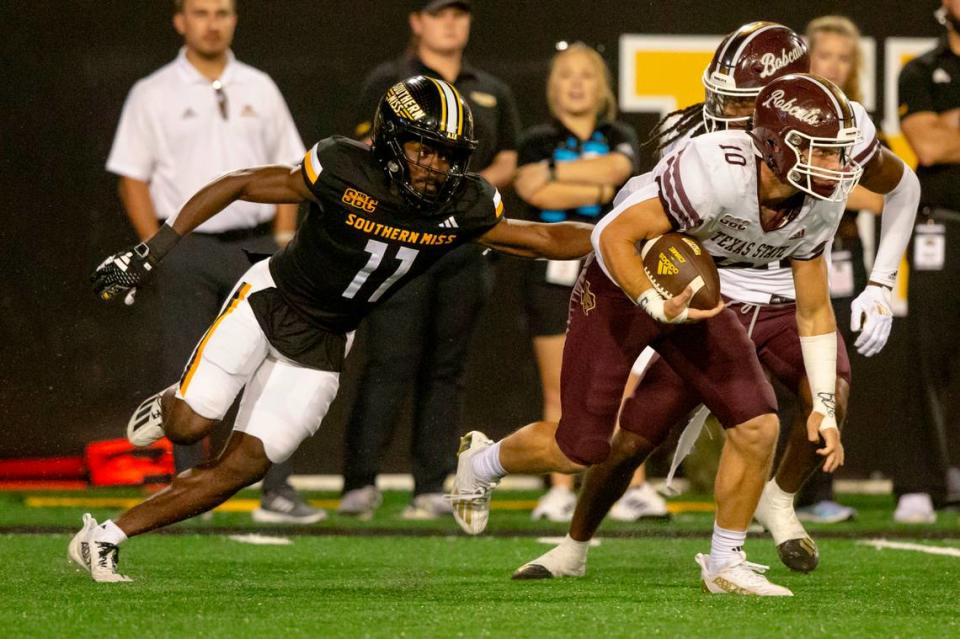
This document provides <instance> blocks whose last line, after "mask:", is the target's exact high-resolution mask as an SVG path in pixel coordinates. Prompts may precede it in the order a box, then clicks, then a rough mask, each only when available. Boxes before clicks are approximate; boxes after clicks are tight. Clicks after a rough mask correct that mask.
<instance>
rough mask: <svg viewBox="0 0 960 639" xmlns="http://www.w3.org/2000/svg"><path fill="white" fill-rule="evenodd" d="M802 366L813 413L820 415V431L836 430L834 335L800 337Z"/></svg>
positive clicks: (834, 333)
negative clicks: (822, 418) (821, 420)
mask: <svg viewBox="0 0 960 639" xmlns="http://www.w3.org/2000/svg"><path fill="white" fill-rule="evenodd" d="M800 350H801V352H802V353H803V366H804V368H805V369H806V372H807V381H808V382H809V384H810V395H811V397H812V398H813V410H814V411H815V412H817V413H820V414H821V415H824V416H825V417H824V420H823V424H822V425H821V426H820V430H828V429H830V428H836V427H837V419H836V409H837V333H836V331H834V332H831V333H825V334H823V335H812V336H804V335H801V336H800Z"/></svg>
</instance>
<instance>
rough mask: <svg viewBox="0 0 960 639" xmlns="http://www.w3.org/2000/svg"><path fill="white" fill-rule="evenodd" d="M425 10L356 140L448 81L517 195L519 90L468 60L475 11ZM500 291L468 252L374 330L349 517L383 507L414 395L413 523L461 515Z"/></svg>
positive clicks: (483, 262)
mask: <svg viewBox="0 0 960 639" xmlns="http://www.w3.org/2000/svg"><path fill="white" fill-rule="evenodd" d="M415 6H416V7H417V10H416V11H414V12H412V13H411V14H410V28H411V31H412V38H413V39H412V41H411V46H410V50H409V54H407V55H404V56H402V57H400V58H398V59H396V60H392V61H389V62H385V63H384V64H381V65H380V66H378V67H377V68H376V69H374V70H373V72H372V73H371V74H370V76H369V77H368V78H367V79H366V81H365V83H364V88H363V91H362V93H361V99H360V111H359V113H360V117H361V118H362V120H361V122H360V123H359V124H358V125H357V127H356V129H355V131H354V134H355V137H357V138H358V139H365V138H366V137H367V136H369V133H370V117H371V116H372V115H373V113H374V111H375V109H376V105H377V100H379V98H380V96H381V95H382V94H383V92H384V91H385V90H386V89H387V87H389V86H390V85H392V84H393V83H394V82H396V81H397V80H399V79H401V78H405V77H408V76H411V75H418V74H420V75H425V76H427V77H431V78H437V79H442V80H446V81H447V82H449V83H450V84H452V85H453V86H455V87H456V88H457V90H458V91H460V94H461V95H462V96H463V98H464V100H465V101H466V102H467V104H469V105H470V109H471V111H472V112H473V114H474V126H475V127H476V132H477V149H476V150H475V151H474V153H473V156H472V158H471V160H470V166H471V170H472V171H476V172H477V173H478V174H480V175H481V176H482V177H483V178H485V179H486V180H487V181H488V182H490V183H491V184H493V186H495V187H498V188H504V187H506V186H508V185H509V183H510V180H511V179H512V177H513V171H514V169H515V168H516V157H517V153H516V150H515V149H516V137H517V129H518V119H519V118H518V116H517V109H516V106H515V105H514V100H513V95H512V94H511V92H510V90H509V89H508V88H507V86H506V85H505V84H504V83H503V82H501V81H500V80H498V79H496V78H494V77H493V76H492V75H490V74H489V73H485V72H483V71H481V70H479V69H477V68H475V67H473V66H471V65H470V64H468V63H467V62H466V61H465V60H464V57H463V52H464V49H465V47H466V46H467V41H468V39H469V36H470V26H471V18H472V16H471V13H470V8H471V7H470V3H469V2H450V1H444V0H434V1H432V2H426V3H424V2H420V3H417V4H416V5H415ZM492 279H493V278H492V273H491V269H490V265H489V264H488V261H487V259H486V258H484V257H483V256H482V255H481V250H480V249H479V247H476V246H469V245H468V246H463V247H461V248H458V249H457V250H455V251H451V252H450V253H448V254H447V255H445V256H444V258H443V259H442V260H440V261H439V262H438V263H437V264H436V266H434V267H433V268H432V269H431V270H430V271H429V273H427V276H426V277H424V278H421V279H419V280H417V282H416V283H415V284H414V285H413V286H409V287H407V288H406V289H404V290H403V291H402V292H400V293H399V294H398V295H396V296H394V297H393V298H392V299H391V300H390V301H389V302H388V303H386V304H384V305H383V306H381V307H380V308H378V309H377V311H376V312H374V313H372V314H371V315H370V317H368V318H367V319H366V320H365V321H364V323H363V327H362V329H361V331H360V340H361V341H363V343H364V345H365V346H366V348H365V352H367V353H369V354H370V356H369V357H367V358H366V361H365V362H364V366H363V368H362V369H361V374H360V378H359V382H358V383H359V388H358V390H357V396H356V400H355V403H354V407H353V410H352V411H351V413H350V420H349V422H348V423H347V426H346V434H345V440H344V446H345V451H344V460H343V472H344V485H343V497H342V499H341V500H340V507H339V510H338V512H340V513H341V514H347V515H356V516H360V517H369V516H371V515H372V514H373V512H374V510H375V509H376V508H377V507H378V505H379V503H380V493H379V492H378V491H377V488H376V477H377V474H378V473H379V471H380V463H381V458H382V456H383V453H384V451H385V449H386V447H387V444H388V442H389V440H390V437H391V435H392V433H393V430H394V428H395V426H396V423H397V421H398V417H399V413H400V409H401V407H402V406H403V404H404V398H405V396H406V394H407V392H408V391H409V390H410V389H411V386H412V390H413V401H412V402H411V405H412V406H413V419H412V422H413V434H412V435H413V436H412V438H411V458H412V471H413V479H414V490H413V499H412V500H411V502H410V505H409V506H408V507H407V508H406V509H405V510H404V512H403V516H404V517H405V518H410V519H431V518H434V517H437V516H445V515H447V514H449V512H450V505H449V502H447V500H446V499H444V496H443V482H444V480H445V479H446V477H447V475H448V474H449V473H450V472H451V471H452V470H453V468H454V466H455V465H456V460H455V458H454V456H453V454H452V450H453V448H454V442H456V437H457V433H458V432H459V431H460V427H459V421H460V413H461V409H462V404H463V377H464V374H465V368H466V363H467V350H468V347H469V344H470V337H471V335H472V334H473V331H474V329H475V327H476V325H477V320H478V318H479V317H480V312H481V310H482V308H483V306H484V304H485V302H486V300H487V297H488V295H489V293H490V290H491V288H492ZM451 300H456V301H457V303H456V304H451V303H450V301H451Z"/></svg>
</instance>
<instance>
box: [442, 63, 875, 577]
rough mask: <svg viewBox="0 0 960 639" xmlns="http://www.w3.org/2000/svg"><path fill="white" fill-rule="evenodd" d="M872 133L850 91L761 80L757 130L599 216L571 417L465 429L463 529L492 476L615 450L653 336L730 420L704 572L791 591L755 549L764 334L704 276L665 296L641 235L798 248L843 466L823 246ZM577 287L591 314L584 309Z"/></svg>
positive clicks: (568, 363)
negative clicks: (713, 303) (861, 139)
mask: <svg viewBox="0 0 960 639" xmlns="http://www.w3.org/2000/svg"><path fill="white" fill-rule="evenodd" d="M858 135H859V132H858V130H857V127H856V123H855V118H854V114H853V110H852V108H851V107H850V105H849V102H848V101H847V99H846V97H845V96H844V95H843V93H842V92H841V91H840V90H839V89H837V88H836V87H835V86H834V85H833V84H831V83H830V82H829V81H827V80H824V79H822V78H818V77H815V76H811V75H807V74H793V75H788V76H785V77H782V78H779V79H777V80H775V81H773V82H771V83H770V84H768V85H767V86H766V87H765V88H764V89H763V90H762V91H761V92H760V95H759V96H758V97H757V101H756V107H755V111H754V116H753V127H752V129H751V131H750V132H749V133H747V132H744V131H718V132H715V133H711V134H708V135H704V136H701V137H698V138H695V139H693V140H692V141H691V142H690V143H689V144H688V145H687V146H686V147H685V148H683V149H682V150H680V151H678V152H676V153H674V154H672V155H670V156H669V157H667V158H665V159H664V160H662V161H661V162H660V163H659V164H658V165H657V168H656V169H655V170H654V181H653V182H652V183H651V184H649V185H647V186H646V187H644V188H642V189H640V190H639V191H637V192H635V193H634V194H632V195H631V196H630V197H628V198H627V199H626V200H625V201H624V202H622V203H621V205H620V206H619V207H617V208H615V209H614V211H613V212H611V214H610V215H609V217H608V218H606V219H605V220H604V221H603V222H602V223H601V224H599V225H598V226H597V227H596V228H595V229H594V233H593V240H594V247H595V249H596V255H597V259H596V261H595V262H593V263H591V264H590V265H589V266H587V267H586V269H585V271H584V273H583V274H582V275H581V278H580V282H579V283H578V287H577V290H576V291H575V292H574V297H573V301H572V303H571V307H572V312H571V318H570V326H569V330H568V335H567V347H566V348H565V350H564V361H563V364H564V368H563V380H562V404H563V408H562V413H563V416H562V418H561V420H560V423H559V425H557V424H553V423H549V422H536V423H533V424H529V425H527V426H525V427H524V428H521V429H520V430H518V431H516V432H515V433H513V434H512V435H510V436H508V437H506V438H504V439H503V440H501V441H500V442H497V443H496V444H494V443H493V442H491V441H490V440H489V439H487V438H486V437H485V436H483V435H482V433H477V432H471V433H468V434H467V435H466V436H465V437H464V438H463V440H462V445H461V453H460V461H459V464H458V469H457V478H456V482H455V486H454V490H453V494H452V496H451V498H452V501H453V504H454V516H455V518H456V519H457V521H458V523H459V524H460V525H461V527H462V528H463V529H464V530H466V531H467V532H470V533H472V534H477V533H479V532H481V531H482V530H483V529H484V528H485V526H486V522H487V518H488V516H489V506H490V495H491V493H492V490H493V488H494V487H495V486H496V484H497V482H498V481H499V479H500V478H501V477H503V476H505V475H507V474H509V473H520V472H524V473H543V472H548V471H557V472H568V473H569V472H579V471H582V470H584V469H585V468H586V467H588V466H590V465H592V464H598V463H602V462H604V461H605V460H606V459H607V458H608V456H609V453H610V435H611V434H612V431H613V427H614V422H615V420H616V416H617V412H618V410H619V408H620V402H619V393H620V392H621V390H622V388H623V385H624V382H625V381H626V378H627V375H628V373H629V370H630V366H631V365H632V363H633V361H634V360H635V359H636V356H637V355H639V353H640V351H642V350H643V348H645V347H646V346H653V347H654V348H655V349H656V350H657V352H658V353H659V354H660V356H661V357H662V358H663V359H664V360H665V361H666V362H667V363H668V364H669V365H670V368H672V369H673V370H674V371H677V373H678V374H679V375H680V376H681V377H682V378H683V379H684V381H685V382H686V384H687V385H688V387H689V388H690V389H691V390H692V392H693V393H695V394H696V395H698V396H699V398H700V399H702V400H703V402H704V404H705V405H706V406H707V407H708V408H709V409H710V410H711V411H712V412H713V413H714V415H716V416H717V418H718V419H719V421H720V422H721V424H722V425H723V426H724V427H725V428H726V429H727V438H726V442H725V444H724V450H723V454H722V456H721V460H720V468H719V470H718V474H717V482H716V501H717V515H716V522H715V525H714V534H713V539H712V543H711V552H710V554H709V555H698V556H697V558H696V559H697V563H698V564H699V565H700V567H701V576H702V578H703V582H704V584H705V586H706V587H707V588H708V589H709V590H710V591H711V592H717V593H724V592H730V593H737V594H757V595H773V596H784V595H790V594H792V593H791V592H790V591H789V590H787V589H786V588H783V587H781V586H777V585H774V584H772V583H770V582H769V581H768V580H767V579H766V578H765V577H763V576H762V574H761V572H762V570H761V569H759V568H758V567H757V565H756V564H751V563H749V562H747V561H746V555H745V554H744V552H743V543H744V540H745V538H746V530H747V526H748V524H749V522H750V520H751V519H752V517H753V513H754V511H755V509H756V505H757V502H758V501H759V498H760V494H761V492H762V490H763V486H764V483H765V481H766V478H767V474H768V472H769V470H770V464H771V461H772V458H773V453H774V447H775V444H776V439H777V435H778V432H779V423H778V420H777V418H776V414H775V411H776V400H775V398H773V397H772V389H771V387H770V385H769V382H768V381H767V380H766V378H765V377H764V376H763V373H762V369H760V364H759V361H758V359H757V355H756V352H755V347H754V345H753V344H752V343H751V342H750V341H749V338H747V335H746V331H745V330H744V328H743V326H742V324H741V323H740V322H739V320H737V319H736V316H735V315H734V312H733V311H732V310H730V309H728V308H722V303H721V304H720V305H718V307H717V308H715V309H712V310H710V311H698V310H695V309H690V308H688V307H687V303H688V302H689V300H690V299H691V297H692V293H693V291H692V290H691V289H687V291H685V292H684V293H683V294H681V295H678V296H676V297H674V298H672V299H664V298H663V297H662V296H661V295H660V293H658V292H657V291H656V290H655V289H654V287H653V286H652V285H651V283H650V281H649V279H648V278H647V276H646V275H645V273H644V270H643V267H642V263H641V261H640V260H638V259H637V255H636V245H637V243H638V242H642V241H644V240H647V239H650V238H654V237H657V236H659V235H662V234H663V233H666V232H669V231H671V230H679V231H683V232H686V233H688V234H689V235H692V236H694V237H696V238H698V239H699V240H701V242H702V243H703V245H704V246H705V247H706V248H707V250H708V251H710V253H711V254H712V255H713V256H714V257H715V259H717V260H718V261H719V262H721V263H727V264H745V265H748V266H750V267H756V268H759V267H762V266H764V265H768V264H771V263H778V262H780V261H782V260H787V261H789V263H790V266H791V269H792V272H793V277H794V284H795V288H796V293H797V305H796V309H797V310H796V321H797V324H798V328H799V333H800V342H801V347H802V356H803V361H804V365H805V369H806V372H807V376H808V379H809V383H810V387H811V390H812V396H813V399H814V410H813V412H812V413H811V415H810V417H809V419H808V421H807V437H808V439H809V440H810V441H811V442H820V441H821V440H822V446H821V447H820V448H818V449H817V451H816V452H817V454H819V455H820V456H822V457H823V458H824V459H825V462H824V467H825V468H826V469H827V470H834V469H836V468H837V467H839V466H840V465H842V463H843V446H842V445H841V443H840V436H839V431H838V428H837V424H836V414H835V407H836V357H837V338H836V322H835V320H834V317H833V309H832V307H831V305H830V296H829V289H828V284H827V276H826V262H825V260H824V256H823V251H824V248H825V247H826V245H827V244H828V243H829V241H830V238H831V237H832V234H833V232H834V230H835V229H836V226H837V224H838V222H839V220H840V216H841V214H842V212H843V203H844V200H845V199H846V196H847V194H848V193H849V192H850V190H851V189H852V188H853V187H854V186H855V185H856V183H857V181H858V180H859V178H860V176H861V174H862V171H863V169H862V167H860V166H859V165H858V164H857V163H856V162H855V161H853V158H852V152H853V146H854V144H855V143H856V141H857V139H858ZM578 299H579V302H580V307H581V310H582V312H579V313H578V312H577V310H576V309H575V308H573V307H574V305H575V301H577V300H578ZM637 307H639V308H637ZM758 370H760V371H761V372H760V373H759V374H758V373H757V371H758ZM633 403H634V398H633V397H631V398H629V399H627V400H626V402H625V403H624V412H623V413H622V414H621V418H620V427H621V429H623V430H628V431H631V432H635V433H637V434H638V435H639V436H640V438H642V439H643V438H644V434H646V435H647V436H648V437H654V435H651V434H650V427H651V426H653V425H656V426H658V427H659V426H660V424H658V423H657V420H656V419H654V417H655V413H656V411H657V410H658V406H657V404H656V403H650V404H646V405H643V406H639V407H636V409H635V410H634V409H633V407H632V404H633ZM670 425H672V424H670ZM670 425H667V426H666V428H669V426H670ZM646 441H647V442H648V443H649V441H650V440H646ZM650 450H652V447H651V448H650Z"/></svg>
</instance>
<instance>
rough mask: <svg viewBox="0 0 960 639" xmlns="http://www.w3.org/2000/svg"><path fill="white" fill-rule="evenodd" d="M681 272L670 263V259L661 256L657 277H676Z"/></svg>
mask: <svg viewBox="0 0 960 639" xmlns="http://www.w3.org/2000/svg"><path fill="white" fill-rule="evenodd" d="M679 272H680V269H678V268H677V266H676V265H675V264H674V263H673V262H671V261H670V258H669V257H667V256H666V255H664V254H663V253H661V254H660V263H659V264H657V275H676V274H677V273H679Z"/></svg>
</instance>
